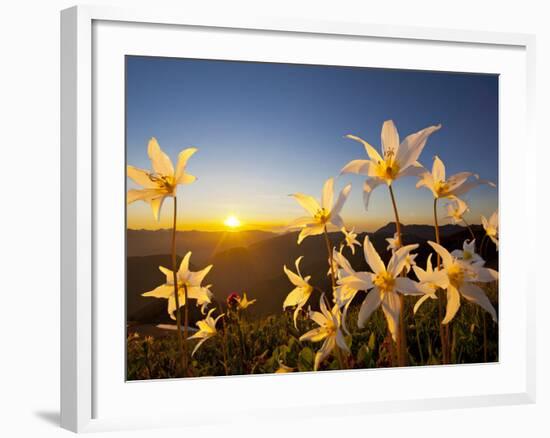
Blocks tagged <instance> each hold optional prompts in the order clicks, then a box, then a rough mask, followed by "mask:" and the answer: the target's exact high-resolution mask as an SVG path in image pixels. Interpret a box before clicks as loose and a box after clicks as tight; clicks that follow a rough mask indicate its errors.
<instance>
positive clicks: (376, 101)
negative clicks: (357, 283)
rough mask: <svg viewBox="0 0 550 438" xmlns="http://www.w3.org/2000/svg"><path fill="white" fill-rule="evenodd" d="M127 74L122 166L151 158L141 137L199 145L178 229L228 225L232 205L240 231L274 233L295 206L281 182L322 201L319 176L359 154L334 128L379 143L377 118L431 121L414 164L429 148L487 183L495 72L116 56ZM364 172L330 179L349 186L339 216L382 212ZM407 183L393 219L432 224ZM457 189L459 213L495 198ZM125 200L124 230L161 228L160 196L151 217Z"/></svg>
mask: <svg viewBox="0 0 550 438" xmlns="http://www.w3.org/2000/svg"><path fill="white" fill-rule="evenodd" d="M126 73H127V82H126V87H127V92H126V112H127V125H126V129H127V145H126V146H127V163H128V164H131V165H134V166H137V167H141V168H144V169H150V162H149V159H148V157H147V142H148V140H149V138H150V137H152V136H155V137H156V138H157V139H158V141H159V144H160V146H161V147H162V148H163V150H164V151H165V152H167V153H168V154H169V155H170V157H171V158H172V160H173V161H176V157H177V154H178V153H179V151H180V150H182V149H184V148H186V147H190V146H194V147H197V148H198V149H199V151H198V152H197V153H196V154H195V155H194V156H193V157H192V158H191V159H190V160H189V163H188V172H189V173H191V174H193V175H195V176H197V177H198V181H196V182H195V183H194V184H191V185H188V186H180V188H179V190H178V202H179V206H178V213H179V214H178V228H179V229H182V230H184V229H198V230H222V229H226V226H225V225H224V220H226V218H227V217H228V216H230V215H234V216H236V217H237V218H239V220H240V221H241V222H242V227H241V228H242V229H268V230H274V231H280V230H281V229H282V227H283V226H284V225H285V224H286V223H288V222H289V221H291V220H292V219H294V218H296V217H298V216H303V215H304V214H303V213H304V211H303V210H302V208H301V207H300V206H299V205H298V204H297V203H296V201H294V200H293V199H292V198H290V197H289V196H288V195H289V194H290V193H294V192H303V193H307V194H310V195H313V196H315V197H316V198H319V197H320V194H321V188H322V185H323V183H324V181H325V180H326V179H327V178H329V177H331V176H338V174H339V173H340V170H341V168H342V167H343V166H344V165H345V164H346V163H348V162H349V161H351V160H353V159H366V158H367V156H366V154H365V150H364V148H363V147H362V146H361V145H360V144H359V143H357V142H354V141H351V140H348V139H345V138H344V135H346V134H355V135H358V136H360V137H362V138H364V139H365V140H367V141H368V142H370V143H371V144H372V145H373V146H375V147H376V148H377V149H379V147H380V129H381V127H382V123H383V122H384V120H387V119H393V120H394V122H395V124H396V125H397V129H398V130H399V134H400V137H401V138H402V139H403V138H404V137H405V136H406V135H408V134H410V133H413V132H416V131H418V130H420V129H422V128H425V127H427V126H429V125H433V124H438V123H441V124H442V125H443V126H442V129H441V130H440V131H438V132H436V133H435V134H433V135H432V136H431V137H430V139H429V140H428V143H427V146H426V147H425V149H424V152H423V153H422V155H421V157H420V162H421V163H422V164H423V165H425V166H426V167H429V168H430V169H431V165H432V160H433V156H434V155H436V154H437V155H439V157H440V158H441V159H442V160H443V162H444V163H445V165H446V167H447V175H450V174H453V173H456V172H460V171H471V172H475V173H478V174H479V175H480V176H481V177H482V178H487V179H490V180H492V181H494V182H497V183H498V78H497V77H496V76H493V75H479V74H456V73H450V74H449V73H433V72H418V71H402V70H385V69H366V68H350V67H327V66H307V65H289V64H268V63H246V62H231V61H205V60H186V59H169V58H153V57H127V71H126ZM363 180H364V178H363V177H362V176H359V175H343V176H341V177H339V178H338V179H337V181H336V187H337V190H338V191H339V190H340V189H341V188H342V187H343V186H344V185H345V184H347V183H348V182H351V183H352V192H351V195H350V197H349V199H348V201H347V203H346V205H345V207H344V209H343V211H342V216H343V218H344V221H345V222H346V224H347V225H348V226H349V227H351V226H355V227H356V229H358V230H369V231H371V230H375V229H376V228H378V227H379V226H381V225H383V224H385V223H387V222H389V221H392V220H393V213H392V210H391V204H390V199H389V195H388V190H387V188H386V187H379V188H378V189H376V190H375V192H374V194H373V196H372V197H371V201H370V205H369V211H368V212H366V211H365V209H364V207H363V203H362V184H363ZM416 181H417V179H416V178H411V177H409V178H404V179H401V180H399V181H397V182H396V183H395V194H396V198H397V203H398V207H399V210H400V215H401V220H402V222H404V223H409V224H410V223H431V222H432V216H431V215H432V203H433V197H432V194H431V192H429V191H428V190H427V189H425V188H423V189H415V184H416ZM132 187H135V186H134V185H133V183H132V182H131V181H130V180H128V188H132ZM464 200H465V201H466V202H468V203H469V204H470V208H471V212H470V213H469V214H468V215H467V219H469V220H470V222H471V223H479V216H480V215H481V214H484V215H486V216H488V215H490V214H491V213H492V211H494V210H495V209H496V208H497V201H498V191H497V190H496V189H492V188H490V187H487V186H481V187H479V188H477V189H474V190H473V191H472V192H470V193H469V194H467V195H466V196H464ZM445 203H446V202H442V203H441V204H442V205H445ZM127 208H128V210H127V212H128V227H129V228H133V229H138V228H147V229H156V228H169V227H170V221H171V213H172V202H171V201H166V202H165V203H164V206H163V211H162V215H161V218H160V221H159V222H157V221H155V220H154V218H153V215H152V213H151V209H150V208H149V206H148V205H147V204H145V203H143V202H136V203H134V204H131V205H129V206H128V207H127ZM440 216H444V210H443V208H441V212H440ZM443 222H444V221H443Z"/></svg>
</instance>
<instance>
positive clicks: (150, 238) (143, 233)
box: [126, 230, 276, 263]
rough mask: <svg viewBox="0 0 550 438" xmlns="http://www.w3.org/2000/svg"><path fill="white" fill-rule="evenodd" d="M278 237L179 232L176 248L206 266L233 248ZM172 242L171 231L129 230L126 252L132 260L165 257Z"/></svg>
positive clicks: (255, 233) (261, 233) (256, 233)
mask: <svg viewBox="0 0 550 438" xmlns="http://www.w3.org/2000/svg"><path fill="white" fill-rule="evenodd" d="M274 236H276V234H274V233H270V232H268V231H255V230H252V231H177V232H176V247H177V248H178V250H179V252H180V253H181V254H182V255H183V254H185V253H186V252H187V251H192V252H193V259H194V260H196V261H198V262H200V263H204V262H205V261H206V260H208V259H210V258H211V257H212V256H213V255H214V254H216V253H219V252H221V251H225V250H227V249H230V248H236V247H247V246H249V245H252V244H253V243H256V242H259V241H261V240H265V239H269V238H271V237H274ZM171 242H172V231H171V230H155V231H152V230H128V231H127V232H126V251H127V255H128V256H129V257H132V256H146V255H159V254H166V252H167V250H169V249H170V246H171Z"/></svg>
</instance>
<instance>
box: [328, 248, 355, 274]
mask: <svg viewBox="0 0 550 438" xmlns="http://www.w3.org/2000/svg"><path fill="white" fill-rule="evenodd" d="M332 258H333V259H334V260H336V263H338V265H339V266H340V267H341V268H342V269H343V270H344V271H345V272H346V273H347V274H348V275H353V274H355V271H354V270H353V268H352V267H351V265H350V263H349V261H348V259H347V258H346V257H344V255H343V254H342V253H340V252H338V251H336V248H334V249H333V250H332Z"/></svg>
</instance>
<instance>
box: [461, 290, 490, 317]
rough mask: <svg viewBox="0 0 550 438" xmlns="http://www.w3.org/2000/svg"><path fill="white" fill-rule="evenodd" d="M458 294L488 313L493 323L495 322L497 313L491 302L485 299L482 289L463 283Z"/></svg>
mask: <svg viewBox="0 0 550 438" xmlns="http://www.w3.org/2000/svg"><path fill="white" fill-rule="evenodd" d="M460 293H461V294H462V296H463V297H464V298H466V299H467V300H468V301H471V302H472V303H475V304H477V305H478V306H480V307H482V308H483V309H485V310H486V311H487V312H489V314H490V315H491V318H493V321H495V322H497V312H496V310H495V308H494V307H493V305H492V304H491V301H489V298H487V295H485V292H483V289H481V288H480V287H479V286H477V285H475V284H472V283H464V284H463V285H462V286H461V287H460Z"/></svg>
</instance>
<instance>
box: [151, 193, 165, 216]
mask: <svg viewBox="0 0 550 438" xmlns="http://www.w3.org/2000/svg"><path fill="white" fill-rule="evenodd" d="M165 198H166V196H161V197H159V198H154V199H151V200H150V201H149V205H150V206H151V210H153V216H154V218H155V220H157V221H158V220H159V219H160V209H161V208H162V203H163V202H164V199H165Z"/></svg>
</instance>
